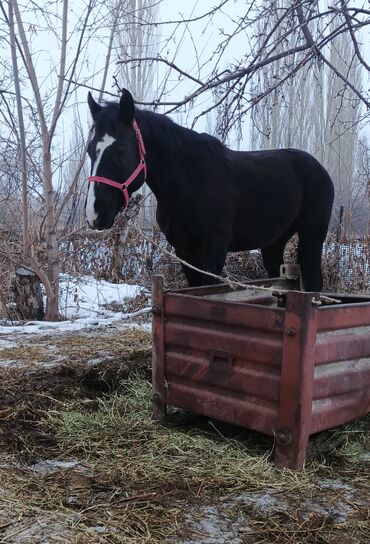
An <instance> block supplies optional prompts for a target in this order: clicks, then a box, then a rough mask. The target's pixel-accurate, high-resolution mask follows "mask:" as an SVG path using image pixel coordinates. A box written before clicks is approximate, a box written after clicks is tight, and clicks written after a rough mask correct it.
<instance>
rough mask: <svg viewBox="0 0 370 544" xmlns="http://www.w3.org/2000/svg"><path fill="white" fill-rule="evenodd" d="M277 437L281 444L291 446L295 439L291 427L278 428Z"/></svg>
mask: <svg viewBox="0 0 370 544" xmlns="http://www.w3.org/2000/svg"><path fill="white" fill-rule="evenodd" d="M275 437H276V442H277V443H278V444H279V446H290V444H291V443H292V440H293V436H292V433H291V432H290V431H289V429H279V430H277V431H276V435H275Z"/></svg>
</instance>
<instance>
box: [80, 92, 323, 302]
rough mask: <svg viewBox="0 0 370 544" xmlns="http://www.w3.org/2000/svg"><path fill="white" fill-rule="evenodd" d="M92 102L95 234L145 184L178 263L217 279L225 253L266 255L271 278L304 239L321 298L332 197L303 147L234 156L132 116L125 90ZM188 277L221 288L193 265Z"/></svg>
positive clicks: (155, 120) (150, 118) (136, 113)
mask: <svg viewBox="0 0 370 544" xmlns="http://www.w3.org/2000/svg"><path fill="white" fill-rule="evenodd" d="M88 104H89V108H90V112H91V115H92V118H93V121H94V136H93V138H92V140H91V141H90V143H89V147H88V153H89V155H90V158H91V176H90V177H89V181H90V183H89V189H88V194H87V198H86V217H87V221H88V223H89V226H90V227H91V228H97V229H108V228H110V227H111V226H112V224H113V221H114V218H115V216H116V214H117V213H118V211H119V210H120V209H121V208H122V207H123V206H127V204H128V200H129V196H130V195H131V194H132V193H133V192H134V191H136V190H137V189H139V188H140V187H141V185H142V184H143V183H144V181H146V182H147V184H148V185H149V187H150V188H151V190H152V191H153V193H154V194H155V196H156V199H157V203H158V205H157V221H158V224H159V226H160V229H161V230H162V232H163V233H164V234H165V236H166V238H167V240H168V242H169V243H170V244H171V245H172V246H173V247H174V249H175V251H176V255H177V256H178V257H180V258H181V259H183V260H185V261H186V262H188V263H190V264H192V265H193V266H195V267H197V268H199V269H201V270H206V271H209V272H212V273H214V274H217V275H219V274H220V273H221V271H222V268H223V265H224V262H225V258H226V254H227V252H228V251H242V250H247V249H255V248H261V252H262V258H263V263H264V266H265V268H266V270H267V273H268V275H269V276H270V277H274V276H278V275H279V268H280V264H281V263H282V262H283V251H284V247H285V245H286V243H287V241H288V240H289V239H290V238H291V236H292V235H293V234H294V233H296V232H297V233H298V235H299V244H298V262H299V263H300V265H301V269H302V278H303V284H304V287H305V289H306V290H308V291H320V290H321V287H322V275H321V254H322V246H323V242H324V240H325V236H326V233H327V229H328V224H329V219H330V214H331V209H332V204H333V197H334V189H333V183H332V181H331V179H330V177H329V175H328V173H327V172H326V170H325V169H324V168H323V166H321V164H320V163H319V162H318V161H317V160H316V159H315V158H314V157H312V156H311V155H309V154H308V153H306V152H304V151H298V150H296V149H279V150H274V151H253V152H241V151H232V150H230V149H228V148H227V147H225V146H224V145H223V144H222V143H221V142H219V141H218V140H217V139H216V138H214V137H212V136H209V135H207V134H199V133H197V132H195V131H192V130H189V129H186V128H183V127H181V126H179V125H177V124H175V123H174V122H173V121H171V120H170V119H169V118H168V117H166V116H164V115H161V114H157V113H153V112H150V111H143V110H140V109H135V106H134V101H133V98H132V96H131V94H130V93H129V92H128V91H127V90H124V91H123V93H122V96H121V99H120V102H119V103H108V104H105V105H104V106H101V105H99V104H97V103H96V102H95V101H94V99H93V97H92V96H91V94H90V93H89V96H88ZM146 177H147V179H146ZM184 272H185V275H186V278H187V280H188V283H189V285H190V286H196V285H205V284H209V283H213V282H214V280H213V279H212V278H210V277H209V276H206V275H204V274H202V273H200V272H197V271H195V270H193V269H191V268H188V267H186V266H184Z"/></svg>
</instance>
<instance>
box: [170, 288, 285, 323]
mask: <svg viewBox="0 0 370 544" xmlns="http://www.w3.org/2000/svg"><path fill="white" fill-rule="evenodd" d="M165 299H166V316H167V318H171V319H172V317H173V316H176V315H177V316H181V317H182V318H188V319H193V320H195V321H196V320H205V321H211V322H214V323H229V324H232V325H234V326H240V325H241V326H243V327H249V328H251V329H261V330H263V331H282V330H283V323H284V310H283V309H281V308H265V307H263V306H258V305H255V306H253V305H246V304H245V303H239V302H223V301H218V300H217V301H216V300H208V299H204V298H201V297H191V296H188V295H180V294H171V293H166V295H165Z"/></svg>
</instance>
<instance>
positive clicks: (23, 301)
mask: <svg viewBox="0 0 370 544" xmlns="http://www.w3.org/2000/svg"><path fill="white" fill-rule="evenodd" d="M12 291H13V293H14V302H15V311H16V313H17V316H18V317H19V318H20V319H37V320H41V319H44V317H45V312H44V303H43V299H42V290H41V282H40V279H39V277H38V276H37V275H36V274H35V272H34V271H33V270H31V269H30V268H28V267H26V266H16V268H15V276H14V279H13V283H12Z"/></svg>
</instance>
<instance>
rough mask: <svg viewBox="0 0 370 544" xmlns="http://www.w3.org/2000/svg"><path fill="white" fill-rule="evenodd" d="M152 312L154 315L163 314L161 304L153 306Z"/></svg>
mask: <svg viewBox="0 0 370 544" xmlns="http://www.w3.org/2000/svg"><path fill="white" fill-rule="evenodd" d="M152 313H153V314H154V315H161V307H160V306H152Z"/></svg>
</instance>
